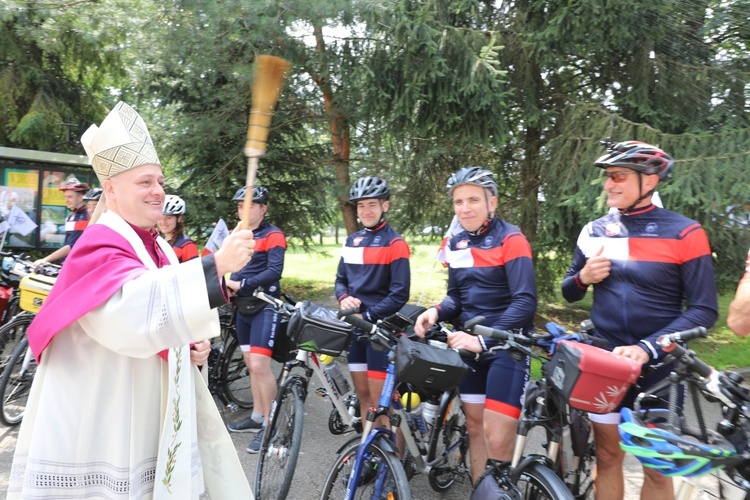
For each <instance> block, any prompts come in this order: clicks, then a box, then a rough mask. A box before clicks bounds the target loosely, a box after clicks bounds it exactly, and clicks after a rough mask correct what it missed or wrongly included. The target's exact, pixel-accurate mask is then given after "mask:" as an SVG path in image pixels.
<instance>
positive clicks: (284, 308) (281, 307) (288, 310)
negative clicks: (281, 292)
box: [253, 288, 296, 316]
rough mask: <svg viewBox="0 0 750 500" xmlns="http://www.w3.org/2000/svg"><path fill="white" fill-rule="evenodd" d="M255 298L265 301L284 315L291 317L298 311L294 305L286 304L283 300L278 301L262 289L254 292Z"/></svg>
mask: <svg viewBox="0 0 750 500" xmlns="http://www.w3.org/2000/svg"><path fill="white" fill-rule="evenodd" d="M253 297H257V298H259V299H260V300H264V301H266V302H268V303H269V304H271V305H273V306H274V307H275V308H276V310H277V311H279V312H280V313H284V314H287V315H290V316H291V314H292V313H293V312H294V310H295V309H296V307H294V305H292V304H289V303H288V302H284V301H283V300H281V299H278V298H276V297H272V296H270V295H267V294H265V293H263V291H262V290H261V289H260V288H258V289H256V290H255V291H254V292H253Z"/></svg>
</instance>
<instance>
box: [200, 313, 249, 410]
mask: <svg viewBox="0 0 750 500" xmlns="http://www.w3.org/2000/svg"><path fill="white" fill-rule="evenodd" d="M219 325H220V328H221V334H220V335H219V336H218V337H215V338H213V339H211V352H210V353H209V354H208V390H209V391H210V392H211V394H213V395H214V396H215V397H217V398H218V399H219V400H220V401H221V403H222V405H223V406H224V407H225V408H226V409H228V410H229V411H230V412H235V411H237V410H238V409H239V408H252V407H253V397H252V393H251V392H250V372H249V371H248V369H247V366H245V360H244V358H243V356H242V349H240V346H239V343H238V342H237V334H236V331H235V329H234V311H233V309H232V306H231V305H230V304H226V305H224V306H221V307H219Z"/></svg>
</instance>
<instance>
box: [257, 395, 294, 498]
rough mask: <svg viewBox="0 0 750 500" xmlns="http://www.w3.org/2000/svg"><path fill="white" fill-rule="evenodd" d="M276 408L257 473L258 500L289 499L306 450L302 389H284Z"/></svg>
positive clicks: (268, 428) (266, 431)
mask: <svg viewBox="0 0 750 500" xmlns="http://www.w3.org/2000/svg"><path fill="white" fill-rule="evenodd" d="M274 408H275V410H274V414H273V418H272V419H271V422H270V423H269V424H268V427H267V428H266V430H265V436H264V439H263V443H262V445H261V449H260V454H259V456H258V468H257V469H256V473H255V498H256V499H258V500H260V499H263V500H272V499H273V500H276V499H281V500H283V499H284V498H286V497H287V495H288V494H289V488H290V487H291V485H292V479H293V478H294V471H295V467H296V466H297V458H299V450H300V447H301V446H302V426H303V423H304V417H305V413H304V412H305V400H304V396H303V393H302V390H301V389H300V387H299V385H297V383H291V384H289V385H287V386H286V387H284V389H283V390H282V391H281V392H280V394H279V395H278V396H277V397H276V401H275V402H274Z"/></svg>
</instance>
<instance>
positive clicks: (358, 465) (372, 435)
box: [344, 363, 401, 500]
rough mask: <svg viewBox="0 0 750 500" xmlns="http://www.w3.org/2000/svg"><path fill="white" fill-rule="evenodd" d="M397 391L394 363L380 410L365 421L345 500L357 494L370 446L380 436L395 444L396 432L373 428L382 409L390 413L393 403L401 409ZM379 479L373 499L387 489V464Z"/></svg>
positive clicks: (368, 416) (384, 390)
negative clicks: (395, 395) (396, 395)
mask: <svg viewBox="0 0 750 500" xmlns="http://www.w3.org/2000/svg"><path fill="white" fill-rule="evenodd" d="M395 391H396V368H395V365H394V364H393V363H389V364H388V371H387V372H386V377H385V383H384V384H383V390H382V391H381V392H380V399H378V410H376V412H375V415H374V417H373V418H372V420H370V416H371V414H372V413H373V410H372V408H371V409H370V410H369V411H368V413H367V420H366V421H365V425H364V429H363V431H362V442H361V443H360V445H359V447H358V448H357V455H356V458H355V459H354V465H353V467H352V473H351V476H349V482H348V483H347V485H346V495H345V496H344V499H345V500H350V499H352V498H354V494H355V493H356V492H357V482H358V481H359V477H360V475H361V474H362V467H363V466H364V464H365V460H364V459H365V456H366V455H367V453H369V450H370V446H371V445H372V443H373V441H375V440H376V439H378V436H381V435H383V436H384V437H385V438H386V439H388V441H389V442H391V443H393V442H394V436H395V434H394V432H393V431H391V430H390V429H386V428H373V427H374V425H373V424H374V422H375V419H376V418H377V417H378V416H379V413H381V411H380V410H381V409H384V410H385V412H388V408H390V406H391V403H393V404H394V405H395V406H396V409H397V410H398V409H400V404H401V403H400V402H397V401H395V400H394V399H393V394H394V392H395ZM377 472H378V474H377V479H376V480H375V491H374V492H373V498H380V495H381V493H382V492H383V488H384V487H385V480H386V477H388V468H387V467H386V465H385V463H383V464H381V467H379V468H378V471H377Z"/></svg>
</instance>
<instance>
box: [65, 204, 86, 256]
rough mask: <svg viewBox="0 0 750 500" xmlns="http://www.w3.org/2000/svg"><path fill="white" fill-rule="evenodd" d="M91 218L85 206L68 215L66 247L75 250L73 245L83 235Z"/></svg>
mask: <svg viewBox="0 0 750 500" xmlns="http://www.w3.org/2000/svg"><path fill="white" fill-rule="evenodd" d="M89 218H90V217H89V212H88V210H86V206H85V205H84V206H82V207H80V208H76V209H75V210H73V211H72V212H70V214H68V217H67V218H66V219H65V245H68V246H69V247H70V248H73V245H75V243H76V241H78V238H80V237H81V235H82V234H83V230H84V229H86V227H87V226H88V225H89Z"/></svg>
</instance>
